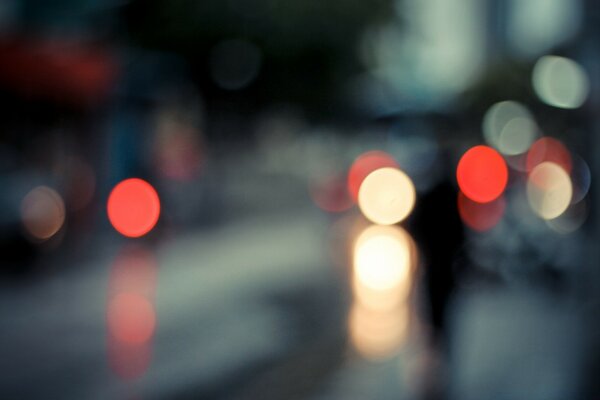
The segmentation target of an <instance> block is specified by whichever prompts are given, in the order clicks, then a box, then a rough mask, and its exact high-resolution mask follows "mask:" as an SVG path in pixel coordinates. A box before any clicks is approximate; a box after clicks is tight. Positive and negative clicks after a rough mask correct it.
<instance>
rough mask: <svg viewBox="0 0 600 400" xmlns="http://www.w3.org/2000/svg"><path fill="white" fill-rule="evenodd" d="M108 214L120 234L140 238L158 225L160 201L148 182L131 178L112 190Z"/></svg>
mask: <svg viewBox="0 0 600 400" xmlns="http://www.w3.org/2000/svg"><path fill="white" fill-rule="evenodd" d="M107 212H108V219H109V220H110V223H111V224H112V226H113V227H114V228H115V229H116V230H117V231H118V232H119V233H121V234H123V235H124V236H128V237H140V236H143V235H145V234H146V233H148V232H150V230H152V228H154V225H156V222H157V221H158V217H159V215H160V200H159V198H158V194H157V193H156V190H154V188H153V187H152V185H150V184H149V183H148V182H146V181H144V180H142V179H138V178H130V179H126V180H124V181H122V182H121V183H119V184H118V185H117V186H115V188H114V189H113V190H112V192H111V193H110V196H109V198H108V204H107Z"/></svg>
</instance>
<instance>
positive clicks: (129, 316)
mask: <svg viewBox="0 0 600 400" xmlns="http://www.w3.org/2000/svg"><path fill="white" fill-rule="evenodd" d="M107 318H108V329H109V332H110V333H111V335H112V336H113V337H114V338H115V339H116V340H117V341H119V342H122V343H126V344H142V343H145V342H147V341H148V340H149V339H150V338H151V337H152V334H153V333H154V326H155V324H156V316H155V313H154V307H153V306H152V304H151V303H150V301H148V300H147V299H146V298H144V297H143V296H140V295H137V294H134V293H121V294H118V295H116V296H114V297H113V298H112V300H111V301H110V303H109V304H108V313H107Z"/></svg>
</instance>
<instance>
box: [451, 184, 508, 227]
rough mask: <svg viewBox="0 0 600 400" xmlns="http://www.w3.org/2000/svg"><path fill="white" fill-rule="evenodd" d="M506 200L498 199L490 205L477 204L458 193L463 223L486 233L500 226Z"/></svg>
mask: <svg viewBox="0 0 600 400" xmlns="http://www.w3.org/2000/svg"><path fill="white" fill-rule="evenodd" d="M505 208H506V200H504V197H503V196H501V197H498V198H497V199H496V200H493V201H491V202H489V203H477V202H475V201H473V200H471V199H469V198H468V197H467V196H465V195H464V194H463V193H462V192H458V213H459V214H460V218H461V219H462V221H463V223H464V224H465V225H466V226H468V227H469V228H471V229H473V230H475V231H478V232H485V231H488V230H490V229H492V228H493V227H494V226H496V225H497V224H498V222H499V221H500V219H501V218H502V216H503V215H504V209H505Z"/></svg>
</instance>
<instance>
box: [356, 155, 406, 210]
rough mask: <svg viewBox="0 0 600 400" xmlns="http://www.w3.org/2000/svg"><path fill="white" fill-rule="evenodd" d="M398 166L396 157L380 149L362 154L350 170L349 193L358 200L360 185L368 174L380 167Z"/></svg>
mask: <svg viewBox="0 0 600 400" xmlns="http://www.w3.org/2000/svg"><path fill="white" fill-rule="evenodd" d="M385 167H392V168H398V163H397V162H396V160H394V157H392V156H391V155H389V154H388V153H386V152H383V151H380V150H372V151H368V152H366V153H363V154H361V155H360V156H358V157H357V158H356V160H354V162H353V163H352V166H351V167H350V170H349V171H348V193H350V197H352V199H353V200H354V201H355V202H356V201H357V200H358V191H359V189H360V185H361V184H362V182H363V181H364V180H365V178H366V177H367V175H369V174H370V173H371V172H373V171H375V170H376V169H379V168H385Z"/></svg>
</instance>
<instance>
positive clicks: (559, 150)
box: [526, 137, 573, 174]
mask: <svg viewBox="0 0 600 400" xmlns="http://www.w3.org/2000/svg"><path fill="white" fill-rule="evenodd" d="M546 161H550V162H553V163H554V164H557V165H559V166H560V167H562V169H564V170H565V171H566V172H567V173H568V174H570V173H571V169H572V167H573V162H572V159H571V153H570V152H569V150H568V149H567V148H566V147H565V145H564V144H562V143H561V142H560V141H559V140H556V139H554V138H550V137H543V138H541V139H538V140H536V141H535V142H534V143H533V144H532V145H531V147H530V148H529V151H528V152H527V160H526V168H527V172H531V171H533V170H534V168H535V167H537V166H538V165H539V164H541V163H543V162H546Z"/></svg>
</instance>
